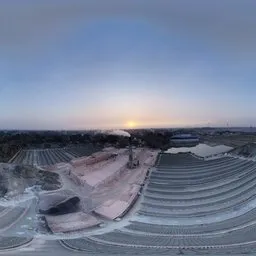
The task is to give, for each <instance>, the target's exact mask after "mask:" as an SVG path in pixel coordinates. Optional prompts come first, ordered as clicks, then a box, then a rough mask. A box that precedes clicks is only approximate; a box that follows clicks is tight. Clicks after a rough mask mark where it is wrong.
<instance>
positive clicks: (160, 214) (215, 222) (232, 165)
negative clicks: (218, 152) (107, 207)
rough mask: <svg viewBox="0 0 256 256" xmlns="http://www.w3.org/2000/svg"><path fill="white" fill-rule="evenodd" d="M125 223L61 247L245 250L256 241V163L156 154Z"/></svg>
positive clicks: (128, 251) (140, 251)
mask: <svg viewBox="0 0 256 256" xmlns="http://www.w3.org/2000/svg"><path fill="white" fill-rule="evenodd" d="M139 201H140V202H138V203H137V205H136V206H135V207H137V210H136V212H137V213H136V214H135V215H133V216H132V217H131V218H130V219H129V221H128V225H124V226H122V227H120V228H117V229H114V230H112V231H108V232H106V233H102V234H97V235H92V236H89V237H83V238H77V239H66V240H62V241H61V243H62V244H63V245H64V246H65V247H69V248H72V249H73V250H77V251H84V252H85V253H86V254H87V255H114V254H118V255H123V254H125V255H160V254H162V255H177V253H178V254H182V253H184V252H185V251H186V253H185V254H187V253H188V254H189V253H195V252H199V251H200V253H202V254H204V253H207V254H215V253H217V254H219V253H222V254H223V255H225V254H227V253H231V254H238V253H250V252H253V251H255V249H254V248H255V246H256V214H255V213H256V162H253V161H248V160H241V159H235V158H232V157H222V158H219V159H214V160H207V161H206V160H202V159H198V158H195V157H193V156H192V155H190V154H187V153H182V154H176V155H171V154H165V153H163V154H160V155H159V158H158V160H157V163H156V166H155V167H154V168H152V170H151V172H150V175H149V178H148V180H147V181H146V184H145V187H144V190H143V193H142V196H141V199H140V200H139Z"/></svg>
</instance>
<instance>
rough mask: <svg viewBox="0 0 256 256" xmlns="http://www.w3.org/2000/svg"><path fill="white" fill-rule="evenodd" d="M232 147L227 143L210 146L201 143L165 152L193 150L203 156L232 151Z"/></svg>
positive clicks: (192, 151)
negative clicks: (226, 144)
mask: <svg viewBox="0 0 256 256" xmlns="http://www.w3.org/2000/svg"><path fill="white" fill-rule="evenodd" d="M231 149H233V148H232V147H228V146H225V145H218V146H209V145H207V144H203V143H200V144H198V145H196V146H195V147H181V148H170V149H168V150H167V151H166V152H165V153H171V154H177V153H181V152H183V153H184V152H191V153H193V154H195V155H198V156H201V157H207V156H212V155H216V154H221V153H225V152H228V151H230V150H231Z"/></svg>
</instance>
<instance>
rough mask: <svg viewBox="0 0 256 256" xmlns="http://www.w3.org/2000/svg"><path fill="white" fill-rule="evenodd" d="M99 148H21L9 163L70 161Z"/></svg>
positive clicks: (43, 164) (38, 164)
mask: <svg viewBox="0 0 256 256" xmlns="http://www.w3.org/2000/svg"><path fill="white" fill-rule="evenodd" d="M98 150H99V149H98V148H94V147H93V146H92V145H87V146H74V147H66V148H54V149H31V150H21V151H19V152H18V153H17V154H16V155H15V156H14V157H13V158H12V159H11V160H10V161H9V163H14V164H23V165H37V166H45V165H54V164H56V163H61V162H69V161H71V160H72V159H75V158H78V157H82V156H88V155H91V154H92V153H94V152H96V151H98Z"/></svg>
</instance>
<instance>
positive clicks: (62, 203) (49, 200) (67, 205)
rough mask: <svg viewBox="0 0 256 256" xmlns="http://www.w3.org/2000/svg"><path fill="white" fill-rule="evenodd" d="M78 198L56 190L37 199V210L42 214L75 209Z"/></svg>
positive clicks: (62, 212) (59, 212) (56, 213)
mask: <svg viewBox="0 0 256 256" xmlns="http://www.w3.org/2000/svg"><path fill="white" fill-rule="evenodd" d="M79 202H80V199H79V197H78V196H76V195H64V194H62V193H61V192H56V193H52V194H48V195H41V196H40V201H39V212H40V213H42V214H54V215H61V214H67V213H72V212H75V211H77V209H78V203H79Z"/></svg>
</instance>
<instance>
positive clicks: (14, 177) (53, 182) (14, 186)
mask: <svg viewBox="0 0 256 256" xmlns="http://www.w3.org/2000/svg"><path fill="white" fill-rule="evenodd" d="M36 185H38V186H40V187H41V189H42V190H48V191H49V190H57V189H59V188H61V186H62V184H61V183H60V180H59V174H58V173H54V172H50V171H43V170H39V169H37V168H35V167H33V166H22V165H14V164H5V166H0V197H3V196H5V195H6V194H8V196H11V197H12V196H15V195H18V194H22V193H24V192H27V189H28V188H30V187H33V186H36Z"/></svg>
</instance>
